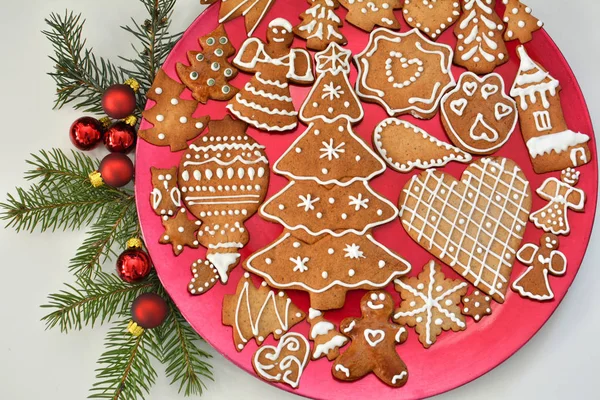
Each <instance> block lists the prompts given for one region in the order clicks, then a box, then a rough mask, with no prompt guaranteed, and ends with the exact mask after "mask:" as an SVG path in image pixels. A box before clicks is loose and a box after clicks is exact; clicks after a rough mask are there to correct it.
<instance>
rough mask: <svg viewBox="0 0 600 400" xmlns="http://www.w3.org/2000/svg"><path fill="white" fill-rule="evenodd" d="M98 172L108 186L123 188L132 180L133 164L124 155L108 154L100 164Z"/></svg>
mask: <svg viewBox="0 0 600 400" xmlns="http://www.w3.org/2000/svg"><path fill="white" fill-rule="evenodd" d="M98 172H100V175H101V176H102V180H103V181H104V183H106V184H107V185H108V186H112V187H121V186H125V185H127V184H128V183H129V182H130V181H131V179H133V172H134V168H133V162H132V161H131V159H130V158H129V157H127V156H126V155H125V154H119V153H113V154H109V155H107V156H106V157H104V158H103V159H102V162H100V167H99V168H98Z"/></svg>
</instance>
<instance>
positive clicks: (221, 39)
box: [176, 25, 238, 104]
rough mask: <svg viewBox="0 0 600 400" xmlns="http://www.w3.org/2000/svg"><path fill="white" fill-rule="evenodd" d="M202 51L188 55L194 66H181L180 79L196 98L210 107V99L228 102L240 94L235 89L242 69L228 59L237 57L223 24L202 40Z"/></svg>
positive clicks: (179, 70)
mask: <svg viewBox="0 0 600 400" xmlns="http://www.w3.org/2000/svg"><path fill="white" fill-rule="evenodd" d="M199 41H200V46H201V47H202V51H189V52H188V53H187V57H188V61H189V63H190V65H189V66H188V65H185V64H182V63H177V65H176V69H177V75H178V76H179V79H181V81H182V82H183V83H184V84H185V85H186V86H187V88H188V89H190V91H191V92H192V96H193V97H194V99H196V100H198V101H199V102H201V103H203V104H206V102H207V101H208V100H209V99H212V100H221V101H226V100H229V99H231V98H232V97H233V96H235V94H236V93H237V92H238V89H237V88H235V87H233V86H231V84H230V83H229V81H230V80H232V79H233V78H235V76H236V75H237V73H238V70H237V69H236V68H235V67H234V66H233V65H231V64H230V63H229V61H228V59H229V57H231V56H232V55H234V54H235V48H234V47H233V45H232V44H231V42H230V41H229V37H228V36H227V32H225V28H224V27H223V25H219V26H218V27H217V29H215V30H214V31H212V32H211V33H209V34H208V35H206V36H202V37H201V38H200V39H199Z"/></svg>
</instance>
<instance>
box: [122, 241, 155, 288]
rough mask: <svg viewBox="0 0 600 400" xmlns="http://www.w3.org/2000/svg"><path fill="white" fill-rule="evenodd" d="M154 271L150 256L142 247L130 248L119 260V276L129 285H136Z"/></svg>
mask: <svg viewBox="0 0 600 400" xmlns="http://www.w3.org/2000/svg"><path fill="white" fill-rule="evenodd" d="M151 269H152V261H151V260H150V256H149V255H148V253H146V252H145V251H144V250H142V249H141V247H137V246H128V248H127V250H125V251H124V252H123V253H122V254H121V255H120V256H119V258H118V259H117V274H118V275H119V278H121V279H123V280H124V281H125V282H128V283H136V282H139V281H142V280H144V279H146V278H147V277H148V275H149V274H150V270H151Z"/></svg>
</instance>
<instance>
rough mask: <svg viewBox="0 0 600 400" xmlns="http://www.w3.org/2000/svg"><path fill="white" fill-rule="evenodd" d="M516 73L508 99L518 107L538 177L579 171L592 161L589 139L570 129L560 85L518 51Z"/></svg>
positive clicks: (523, 131)
mask: <svg viewBox="0 0 600 400" xmlns="http://www.w3.org/2000/svg"><path fill="white" fill-rule="evenodd" d="M517 52H518V54H519V57H520V58H521V65H520V67H519V72H518V73H517V77H516V78H515V82H514V84H513V86H512V88H511V89H510V95H511V97H513V98H514V99H515V100H516V101H517V105H518V107H519V123H520V125H521V134H522V135H523V140H524V141H525V144H526V145H527V149H528V150H529V157H530V159H531V163H532V164H533V169H534V171H535V172H536V173H538V174H543V173H546V172H552V171H561V170H563V169H566V168H568V167H578V166H580V165H584V164H587V163H589V162H590V161H591V159H592V155H591V152H590V148H589V146H588V144H587V143H588V141H589V140H590V137H589V136H588V135H586V134H583V133H579V132H574V131H572V130H570V129H569V127H568V126H567V123H566V121H565V117H564V114H563V109H562V105H561V102H560V90H561V88H560V83H559V82H558V80H556V79H555V78H554V77H553V76H552V75H550V73H548V71H546V70H545V69H544V68H543V67H542V66H541V65H540V64H538V63H536V62H535V61H533V60H532V59H531V57H529V54H527V51H525V47H523V46H519V47H517Z"/></svg>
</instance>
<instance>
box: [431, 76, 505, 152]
mask: <svg viewBox="0 0 600 400" xmlns="http://www.w3.org/2000/svg"><path fill="white" fill-rule="evenodd" d="M441 113H442V124H443V126H444V130H445V131H446V133H447V134H448V137H449V138H450V140H451V141H452V143H454V144H455V145H456V146H458V147H460V148H461V149H463V150H464V151H468V152H469V153H472V154H478V155H484V154H492V153H494V152H496V151H497V150H498V149H500V148H501V147H502V146H503V145H504V144H505V143H506V142H507V141H508V139H509V138H510V136H511V135H512V133H513V131H514V129H515V127H516V125H517V105H516V103H515V102H514V100H513V99H511V98H510V97H508V95H507V94H506V93H505V92H504V80H503V79H502V77H501V76H500V75H498V74H496V73H492V74H489V75H486V76H484V77H481V78H480V77H479V76H477V75H475V74H474V73H472V72H465V73H464V74H462V75H461V76H460V79H459V81H458V84H457V85H456V88H454V89H453V90H452V91H450V92H448V93H447V94H446V95H445V96H444V97H443V99H442V105H441Z"/></svg>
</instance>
